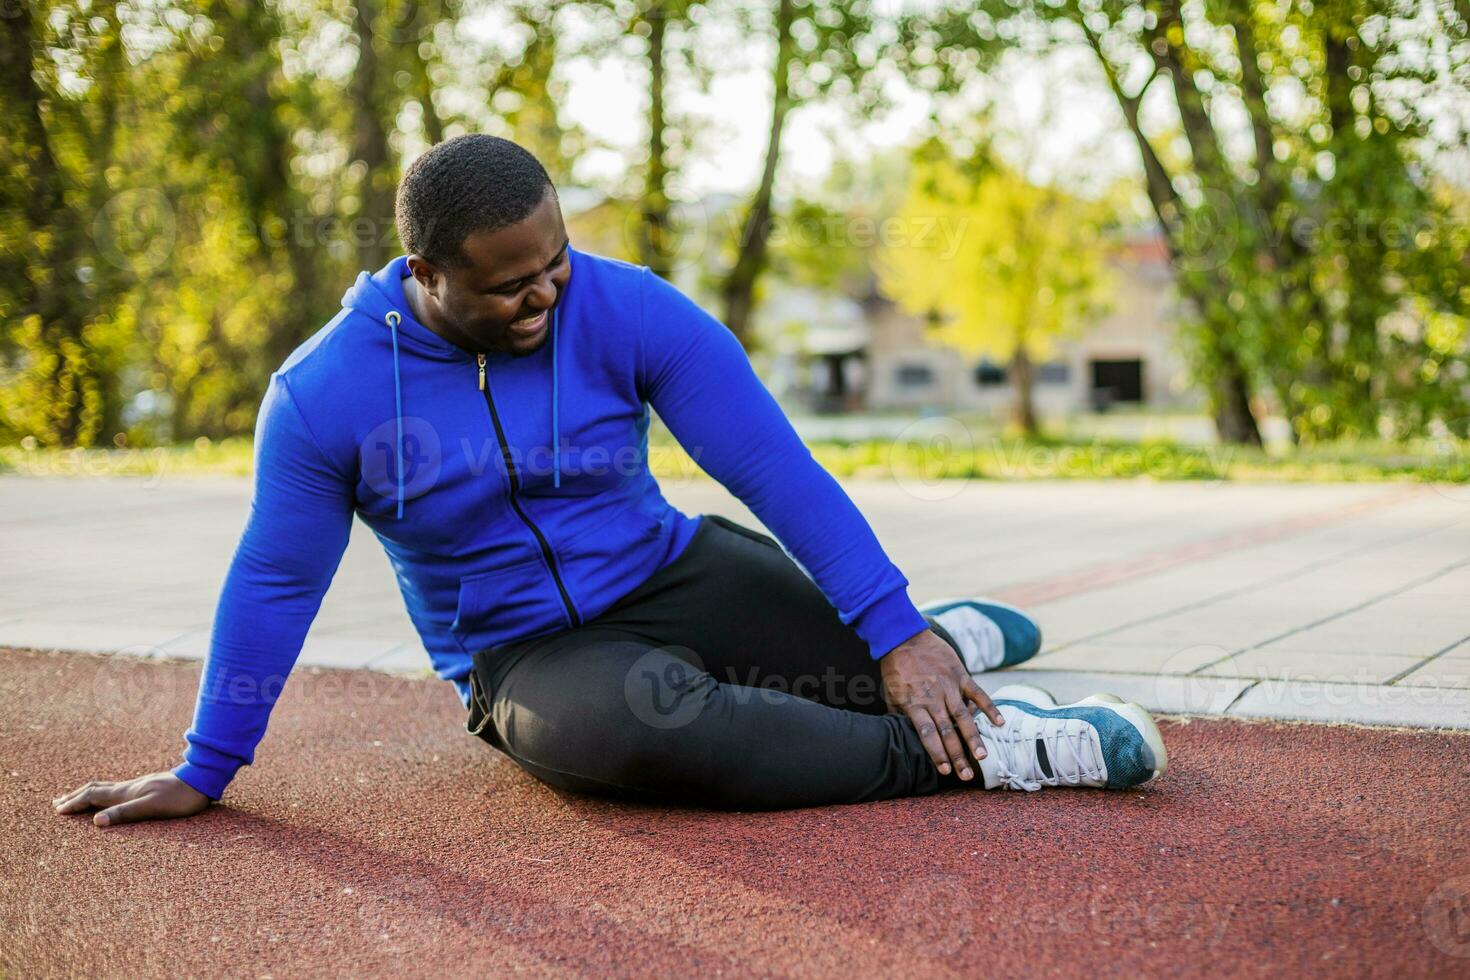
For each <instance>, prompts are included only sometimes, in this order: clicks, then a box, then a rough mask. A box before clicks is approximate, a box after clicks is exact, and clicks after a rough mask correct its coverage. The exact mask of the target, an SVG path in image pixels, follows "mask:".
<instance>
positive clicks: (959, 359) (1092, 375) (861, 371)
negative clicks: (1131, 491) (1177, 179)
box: [761, 231, 1200, 418]
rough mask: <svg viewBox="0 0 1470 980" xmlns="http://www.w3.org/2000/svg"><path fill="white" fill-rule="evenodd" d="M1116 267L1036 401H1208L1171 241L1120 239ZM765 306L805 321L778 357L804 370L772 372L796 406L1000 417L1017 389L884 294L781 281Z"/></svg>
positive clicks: (1053, 412) (1057, 406) (769, 318)
mask: <svg viewBox="0 0 1470 980" xmlns="http://www.w3.org/2000/svg"><path fill="white" fill-rule="evenodd" d="M1113 265H1114V272H1115V274H1116V276H1117V282H1118V286H1117V292H1116V296H1115V297H1114V300H1113V303H1112V305H1111V308H1110V309H1109V311H1108V312H1107V313H1106V314H1105V315H1103V316H1102V317H1100V318H1099V319H1098V320H1097V321H1096V322H1094V323H1092V324H1090V325H1089V326H1088V327H1087V328H1086V329H1085V330H1083V331H1081V332H1079V333H1078V334H1076V335H1075V336H1073V337H1070V338H1067V339H1064V340H1061V341H1059V342H1058V343H1057V344H1056V349H1055V351H1054V354H1053V356H1052V357H1051V358H1050V359H1048V360H1047V361H1046V362H1045V363H1042V364H1040V365H1038V366H1037V371H1036V389H1035V398H1036V405H1037V411H1038V412H1039V413H1040V414H1041V415H1042V416H1043V417H1046V416H1052V417H1055V416H1066V415H1076V414H1079V413H1086V412H1099V411H1107V410H1109V409H1111V408H1114V407H1126V406H1138V407H1146V408H1149V409H1153V410H1170V409H1177V410H1186V409H1195V408H1198V407H1199V405H1200V402H1199V396H1198V394H1197V393H1196V392H1193V391H1191V390H1190V389H1189V386H1188V378H1187V371H1186V366H1185V363H1184V360H1183V356H1182V353H1181V351H1180V350H1179V345H1178V342H1177V325H1178V322H1179V317H1180V308H1179V300H1178V297H1177V294H1176V293H1175V290H1174V286H1173V276H1172V273H1171V271H1170V267H1169V261H1168V254H1167V252H1166V251H1165V246H1164V243H1163V240H1162V239H1161V238H1160V237H1159V236H1158V235H1157V234H1155V233H1153V232H1151V231H1150V232H1140V233H1138V234H1137V235H1135V236H1133V237H1130V238H1129V239H1127V240H1126V241H1125V242H1124V243H1123V246H1122V248H1120V249H1119V251H1118V254H1117V256H1116V257H1115V258H1114V260H1113ZM761 312H762V320H763V323H765V324H767V325H768V326H769V325H773V324H781V323H792V322H800V321H805V323H806V324H807V326H806V328H805V329H804V330H802V331H800V332H799V335H798V336H796V337H790V336H788V334H789V333H790V332H789V331H788V334H782V335H781V337H780V342H779V344H778V346H779V348H780V353H778V354H776V355H775V360H777V361H789V360H790V359H791V358H792V357H793V356H795V357H796V358H797V359H798V360H799V361H800V362H801V364H802V365H803V366H804V368H805V371H793V370H792V369H791V368H790V367H789V366H787V367H783V368H778V369H776V370H774V371H773V372H772V374H773V376H772V377H770V378H768V380H769V381H771V382H773V385H772V387H773V389H775V390H776V391H777V394H778V395H780V396H783V397H784V398H785V399H786V400H787V401H788V402H790V403H791V407H793V408H800V407H805V408H807V409H808V410H811V411H816V412H819V413H837V412H855V411H888V410H916V411H940V412H954V411H964V412H979V413H982V414H985V413H991V414H994V415H995V416H996V417H998V418H999V417H1004V416H1005V415H1006V414H1007V413H1008V412H1009V411H1010V407H1011V403H1012V400H1013V392H1012V390H1011V385H1010V383H1009V382H1008V381H1007V378H1006V364H1005V362H1004V361H1003V360H1001V359H997V358H992V357H980V358H974V357H966V356H965V355H963V354H961V353H960V352H959V351H956V350H953V349H951V348H949V347H945V346H941V345H938V344H936V343H934V342H933V341H931V340H929V339H928V338H927V337H926V336H925V334H926V331H925V324H924V322H923V320H922V319H921V318H919V317H916V316H911V315H909V314H906V313H904V312H903V311H901V310H899V309H898V308H897V307H895V306H894V305H893V304H892V303H891V302H889V301H888V300H887V299H885V298H884V297H883V296H881V295H879V294H878V293H876V291H875V292H873V293H872V294H871V295H869V296H867V297H865V298H864V299H863V300H861V301H854V300H844V301H842V302H833V303H831V304H828V306H827V307H826V308H823V307H821V306H820V304H818V303H816V302H814V299H813V297H812V295H811V294H810V291H809V290H798V289H783V288H781V287H779V286H776V285H774V284H773V286H772V288H771V289H770V292H769V294H768V297H767V299H766V302H765V303H764V305H763V306H762V311H761ZM796 376H800V377H802V379H803V384H801V385H800V390H793V388H792V387H790V386H789V385H788V384H787V383H783V382H785V381H786V379H789V378H791V377H796ZM799 401H804V402H805V405H804V406H802V405H800V404H798V402H799Z"/></svg>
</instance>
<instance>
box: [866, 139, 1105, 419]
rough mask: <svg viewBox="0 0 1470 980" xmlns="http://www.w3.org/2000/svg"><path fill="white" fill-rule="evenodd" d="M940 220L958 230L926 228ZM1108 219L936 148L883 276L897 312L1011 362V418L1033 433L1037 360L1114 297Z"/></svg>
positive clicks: (967, 347) (920, 171) (912, 191)
mask: <svg viewBox="0 0 1470 980" xmlns="http://www.w3.org/2000/svg"><path fill="white" fill-rule="evenodd" d="M940 217H944V218H945V219H948V220H949V221H952V222H954V227H955V228H957V229H958V232H959V234H958V235H957V236H954V237H950V236H942V235H936V234H925V233H923V230H924V229H932V228H933V227H934V225H935V223H936V221H937V220H938V219H939V218H940ZM1102 217H1104V215H1103V214H1102V212H1101V207H1100V206H1099V205H1097V204H1094V203H1091V202H1086V201H1082V200H1079V199H1077V198H1075V197H1073V196H1072V195H1069V194H1067V193H1065V192H1064V191H1062V190H1060V189H1058V188H1056V187H1052V186H1048V185H1041V184H1037V183H1033V182H1032V181H1031V180H1028V179H1027V178H1026V177H1025V176H1023V175H1022V174H1021V173H1019V172H1017V171H1016V170H1015V169H1014V168H1012V167H1010V166H1008V165H1007V164H1006V163H1004V162H1002V161H999V160H993V159H992V160H982V161H979V166H978V167H977V166H975V165H974V163H973V162H968V161H967V162H966V164H961V163H960V162H959V161H956V160H954V159H953V158H952V157H950V156H949V154H948V153H946V152H945V151H944V150H943V148H942V147H941V146H940V145H939V144H938V143H937V142H931V143H930V144H929V145H927V146H926V147H925V148H924V151H923V152H922V153H921V155H920V156H919V158H918V159H917V160H916V161H915V167H914V171H913V174H912V176H911V178H910V182H909V189H908V196H907V199H906V200H905V201H904V204H903V206H902V208H900V209H899V211H898V214H897V216H896V218H897V222H896V225H895V231H896V232H898V233H897V234H895V235H894V240H893V242H892V243H891V244H889V245H888V246H887V247H885V248H884V250H883V252H882V254H881V256H880V258H879V262H878V268H879V277H880V281H881V283H882V286H883V290H884V292H885V293H887V294H888V295H889V296H891V297H892V298H893V299H894V300H895V301H897V302H898V304H899V305H900V306H901V307H903V308H904V309H905V310H907V311H908V312H910V313H913V314H917V315H919V316H924V317H926V318H928V319H929V320H930V322H931V324H932V328H933V329H932V332H933V333H934V334H935V337H936V339H937V340H939V341H941V342H942V343H944V344H946V345H947V346H950V347H953V348H956V349H958V350H961V351H965V352H968V353H973V354H980V353H985V354H991V355H994V356H996V357H997V359H1000V360H1004V361H1006V362H1007V363H1008V364H1009V373H1010V381H1011V386H1012V389H1013V390H1014V392H1015V399H1016V400H1015V404H1014V407H1013V411H1012V419H1013V422H1014V423H1015V425H1016V426H1017V428H1019V429H1020V430H1021V431H1022V432H1024V433H1025V434H1027V435H1032V434H1035V433H1036V431H1037V420H1036V410H1035V407H1034V405H1033V403H1032V382H1033V373H1034V365H1035V364H1036V363H1038V362H1039V361H1040V360H1042V359H1044V358H1045V357H1046V356H1047V354H1048V353H1049V351H1050V348H1051V344H1052V342H1053V341H1054V340H1055V339H1056V338H1058V337H1061V336H1064V335H1066V334H1068V333H1071V332H1074V331H1076V330H1077V329H1078V328H1079V327H1081V326H1082V325H1083V324H1084V323H1085V322H1086V321H1087V319H1089V318H1090V317H1093V316H1095V315H1097V314H1098V312H1099V311H1100V310H1101V308H1102V307H1103V306H1104V305H1105V303H1106V302H1107V298H1108V291H1109V280H1108V276H1107V274H1106V271H1105V268H1104V262H1103V260H1104V256H1105V251H1104V244H1103V242H1102V240H1101V236H1100V225H1101V221H1100V220H1099V219H1101V218H1102ZM905 232H907V233H905Z"/></svg>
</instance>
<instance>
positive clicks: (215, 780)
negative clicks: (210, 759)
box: [171, 745, 240, 802]
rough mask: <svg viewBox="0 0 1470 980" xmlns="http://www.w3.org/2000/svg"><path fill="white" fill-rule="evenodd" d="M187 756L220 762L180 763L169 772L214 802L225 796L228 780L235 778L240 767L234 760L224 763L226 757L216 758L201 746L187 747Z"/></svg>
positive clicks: (214, 754) (215, 754)
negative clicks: (214, 759) (203, 757)
mask: <svg viewBox="0 0 1470 980" xmlns="http://www.w3.org/2000/svg"><path fill="white" fill-rule="evenodd" d="M188 754H189V755H201V754H202V755H208V756H216V757H217V758H218V759H219V760H220V761H219V763H218V764H216V765H211V764H208V763H203V764H201V763H198V762H194V761H188V762H182V763H180V764H179V765H177V766H174V768H173V769H172V770H171V771H172V772H173V774H174V775H175V776H178V777H179V778H180V779H182V780H183V781H184V782H186V783H188V784H189V785H190V786H192V787H194V788H195V789H197V790H198V791H199V792H201V793H203V794H204V795H205V796H207V797H209V798H210V799H211V800H214V801H216V802H218V801H219V798H220V797H221V796H224V795H225V787H226V786H228V785H230V780H232V779H234V778H235V773H237V772H239V770H240V766H239V764H238V763H236V762H234V760H229V761H228V762H227V761H225V759H226V757H224V756H218V755H217V753H213V752H210V751H209V750H208V749H203V748H202V747H201V746H198V745H192V746H190V747H189V752H188Z"/></svg>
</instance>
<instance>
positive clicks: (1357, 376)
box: [902, 0, 1470, 442]
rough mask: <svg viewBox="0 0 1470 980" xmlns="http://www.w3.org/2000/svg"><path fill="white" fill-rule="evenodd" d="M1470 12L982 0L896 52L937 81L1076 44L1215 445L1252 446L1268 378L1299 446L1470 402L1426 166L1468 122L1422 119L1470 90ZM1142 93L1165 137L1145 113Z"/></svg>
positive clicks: (1414, 0)
mask: <svg viewBox="0 0 1470 980" xmlns="http://www.w3.org/2000/svg"><path fill="white" fill-rule="evenodd" d="M1466 24H1467V22H1466V10H1465V8H1464V6H1463V4H1456V3H1454V2H1453V0H1375V2H1372V3H1366V4H1364V3H1356V2H1347V0H1328V2H1325V3H1321V2H1306V0H1292V2H1286V3H1264V2H1255V0H1188V2H1185V0H1060V2H1046V3H1042V2H1033V0H1016V2H1011V0H981V2H980V3H979V4H972V3H965V4H963V5H959V4H956V5H954V6H952V7H946V8H941V9H939V10H938V11H934V10H930V11H927V12H926V13H925V14H924V15H923V16H921V17H914V18H911V19H910V20H909V21H908V22H907V23H906V24H905V32H904V44H903V45H902V48H903V54H902V57H905V58H907V59H908V60H909V61H910V62H911V63H920V62H921V63H923V65H924V66H925V70H927V71H928V72H929V77H930V80H931V82H932V83H933V85H934V86H935V87H936V88H938V89H943V88H945V87H947V86H953V85H955V84H958V83H959V82H960V81H961V80H963V79H964V78H966V77H968V76H969V75H970V74H973V73H974V72H975V71H978V70H983V68H984V66H986V65H988V64H990V63H992V62H993V60H994V58H995V57H996V56H997V55H998V54H999V53H1000V52H1002V51H1004V50H1007V49H1010V48H1014V47H1016V46H1019V45H1022V44H1023V43H1028V44H1035V43H1039V44H1042V45H1047V46H1052V45H1078V44H1081V45H1086V46H1087V47H1088V48H1089V49H1090V50H1091V51H1092V52H1093V54H1094V56H1095V58H1096V62H1097V64H1098V66H1099V68H1100V69H1101V71H1102V74H1103V76H1104V78H1105V79H1106V82H1107V84H1108V85H1109V87H1110V88H1111V90H1112V92H1113V94H1114V95H1115V97H1116V101H1117V104H1118V107H1119V110H1120V114H1121V116H1122V119H1123V122H1124V124H1125V125H1126V126H1127V127H1128V130H1129V131H1130V132H1131V134H1132V136H1133V138H1134V141H1135V143H1136V146H1137V149H1138V153H1139V162H1140V170H1141V172H1142V175H1143V184H1144V187H1145V189H1146V192H1147V194H1148V198H1149V201H1150V204H1151V205H1152V207H1153V209H1154V212H1155V215H1156V217H1157V219H1158V222H1159V225H1160V227H1161V228H1162V230H1163V232H1164V234H1165V236H1166V240H1167V242H1168V245H1169V247H1170V251H1171V254H1172V256H1173V259H1174V267H1175V271H1176V274H1177V281H1178V283H1179V287H1180V290H1181V292H1182V293H1183V294H1184V295H1185V297H1186V298H1188V299H1189V300H1190V301H1191V302H1192V306H1193V308H1194V313H1195V315H1194V319H1193V323H1192V325H1191V326H1192V329H1191V331H1190V337H1191V339H1192V341H1193V345H1192V348H1193V353H1194V366H1195V374H1196V377H1197V378H1198V379H1199V380H1200V381H1201V382H1202V383H1204V384H1205V385H1206V386H1207V387H1208V390H1209V391H1210V393H1211V396H1212V401H1213V405H1214V409H1215V416H1216V421H1217V425H1218V428H1219V430H1220V434H1221V435H1222V437H1224V438H1226V439H1228V440H1230V441H1235V442H1259V439H1260V436H1259V430H1258V428H1257V424H1256V418H1255V413H1254V411H1253V407H1254V406H1256V405H1259V404H1260V399H1259V398H1255V397H1253V396H1254V395H1255V393H1256V392H1260V391H1264V392H1269V393H1270V394H1272V395H1273V396H1274V400H1275V401H1276V403H1277V404H1278V405H1279V407H1280V409H1281V410H1282V411H1283V412H1284V413H1285V414H1286V415H1287V417H1288V418H1289V419H1290V420H1291V423H1292V431H1293V433H1294V434H1295V435H1296V436H1297V437H1298V438H1303V439H1320V438H1332V437H1340V436H1362V435H1374V434H1377V433H1378V432H1379V431H1380V429H1381V427H1382V426H1384V425H1387V426H1389V427H1391V428H1392V429H1393V431H1394V432H1395V433H1396V434H1400V435H1403V434H1409V433H1413V432H1420V431H1424V430H1425V429H1426V428H1427V427H1429V426H1431V425H1432V424H1434V423H1435V422H1436V420H1437V421H1439V422H1441V423H1446V424H1451V425H1454V424H1460V425H1463V422H1458V421H1457V420H1463V419H1464V418H1465V416H1466V414H1467V411H1466V409H1467V406H1466V404H1465V393H1466V350H1465V342H1464V334H1465V329H1464V323H1465V318H1466V315H1467V302H1470V294H1467V293H1466V291H1465V287H1464V285H1463V282H1464V276H1463V262H1464V250H1465V244H1466V243H1465V242H1464V241H1463V239H1462V237H1461V236H1460V235H1458V234H1456V229H1459V228H1463V223H1462V222H1460V221H1458V220H1457V219H1455V218H1454V217H1453V216H1452V214H1451V213H1450V210H1449V204H1448V198H1447V194H1446V192H1445V190H1444V188H1442V187H1440V186H1438V185H1437V184H1436V180H1435V178H1434V176H1433V175H1434V174H1435V173H1436V172H1438V169H1439V168H1437V167H1436V163H1437V162H1438V161H1437V160H1436V157H1437V155H1438V154H1439V153H1441V152H1442V151H1443V150H1444V149H1445V145H1446V144H1449V145H1451V146H1454V145H1460V146H1463V142H1464V136H1465V134H1464V133H1463V132H1462V131H1457V132H1450V133H1448V134H1445V133H1440V132H1436V130H1435V127H1434V122H1433V119H1432V118H1431V115H1430V113H1431V111H1432V107H1433V106H1434V105H1435V104H1436V102H1437V101H1438V102H1439V103H1440V104H1441V105H1442V104H1443V96H1444V95H1445V93H1446V91H1447V90H1459V91H1463V86H1464V84H1465V80H1466V76H1467V72H1470V39H1467V33H1466ZM1155 96H1158V97H1164V96H1167V100H1168V102H1169V103H1170V105H1171V108H1172V110H1173V112H1174V115H1175V118H1176V119H1177V128H1176V129H1173V130H1168V129H1164V130H1158V129H1151V128H1150V126H1149V125H1148V122H1147V112H1146V111H1145V99H1146V98H1149V99H1152V98H1154V97H1155ZM1231 118H1236V119H1242V120H1244V122H1243V124H1241V125H1238V126H1235V127H1233V128H1232V127H1230V126H1227V125H1226V123H1225V120H1228V119H1231ZM1176 134H1177V138H1175V139H1174V140H1173V141H1172V142H1171V140H1170V137H1171V136H1176ZM1238 135H1240V136H1243V137H1244V138H1236V137H1237V136H1238Z"/></svg>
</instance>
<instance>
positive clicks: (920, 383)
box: [893, 364, 934, 388]
mask: <svg viewBox="0 0 1470 980" xmlns="http://www.w3.org/2000/svg"><path fill="white" fill-rule="evenodd" d="M893 378H894V380H895V381H897V382H898V386H899V387H900V388H929V387H931V386H933V384H934V371H933V369H932V368H930V367H929V365H927V364H900V365H899V366H898V368H897V369H896V370H895V371H894V372H893Z"/></svg>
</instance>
